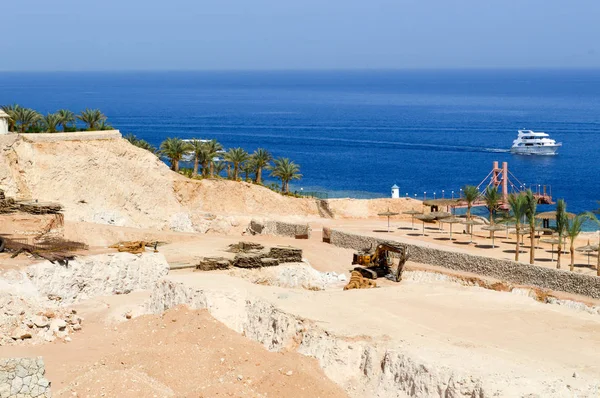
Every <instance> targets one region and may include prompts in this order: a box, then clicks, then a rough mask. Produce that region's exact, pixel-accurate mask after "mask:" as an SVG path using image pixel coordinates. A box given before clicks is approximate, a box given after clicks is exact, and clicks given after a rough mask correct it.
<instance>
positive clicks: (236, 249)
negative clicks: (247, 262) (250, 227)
mask: <svg viewBox="0 0 600 398" xmlns="http://www.w3.org/2000/svg"><path fill="white" fill-rule="evenodd" d="M264 248H265V247H264V246H263V245H261V244H260V243H255V242H244V241H241V242H238V243H234V244H231V245H229V249H227V251H230V252H232V253H246V252H249V251H253V250H263V249H264Z"/></svg>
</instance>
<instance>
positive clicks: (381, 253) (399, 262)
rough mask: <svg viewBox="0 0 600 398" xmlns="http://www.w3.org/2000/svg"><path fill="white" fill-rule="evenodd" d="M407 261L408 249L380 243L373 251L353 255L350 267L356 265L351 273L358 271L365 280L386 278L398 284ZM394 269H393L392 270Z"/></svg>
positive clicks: (403, 246)
mask: <svg viewBox="0 0 600 398" xmlns="http://www.w3.org/2000/svg"><path fill="white" fill-rule="evenodd" d="M407 260H408V247H407V246H405V245H402V244H400V243H394V242H385V243H380V244H378V245H377V247H375V249H373V246H371V247H370V248H369V249H365V250H361V251H358V252H356V253H354V257H353V258H352V265H357V267H354V269H353V270H351V271H358V272H360V273H361V275H362V276H363V277H365V278H369V279H377V277H386V278H388V279H390V280H393V281H396V282H400V281H401V280H402V271H404V265H405V264H406V261H407ZM394 268H395V269H394Z"/></svg>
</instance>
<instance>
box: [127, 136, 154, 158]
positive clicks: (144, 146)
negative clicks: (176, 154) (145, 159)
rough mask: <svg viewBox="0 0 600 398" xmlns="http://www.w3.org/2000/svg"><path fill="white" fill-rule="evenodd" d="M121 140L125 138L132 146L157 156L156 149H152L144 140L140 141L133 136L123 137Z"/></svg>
mask: <svg viewBox="0 0 600 398" xmlns="http://www.w3.org/2000/svg"><path fill="white" fill-rule="evenodd" d="M123 138H125V139H126V140H127V141H129V143H130V144H133V145H135V146H137V147H139V148H142V149H145V150H147V151H150V152H152V153H153V154H155V155H156V154H157V151H156V148H155V147H153V146H152V145H151V144H150V143H149V142H148V141H146V140H142V139H138V138H137V137H136V136H135V135H133V134H127V135H125V136H124V137H123Z"/></svg>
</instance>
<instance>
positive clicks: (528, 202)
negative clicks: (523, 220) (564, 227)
mask: <svg viewBox="0 0 600 398" xmlns="http://www.w3.org/2000/svg"><path fill="white" fill-rule="evenodd" d="M536 209H537V199H536V197H535V196H534V195H533V192H532V191H531V189H528V190H527V192H526V194H525V217H527V222H529V243H530V246H529V264H534V263H535V211H536Z"/></svg>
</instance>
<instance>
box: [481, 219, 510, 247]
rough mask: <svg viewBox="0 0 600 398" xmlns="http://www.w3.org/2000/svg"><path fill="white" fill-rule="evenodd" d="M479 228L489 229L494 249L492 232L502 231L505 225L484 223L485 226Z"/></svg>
mask: <svg viewBox="0 0 600 398" xmlns="http://www.w3.org/2000/svg"><path fill="white" fill-rule="evenodd" d="M481 229H484V230H486V231H490V235H491V236H492V248H493V249H495V248H496V245H495V244H494V232H496V231H503V230H504V229H505V227H503V226H502V225H498V224H494V225H485V226H483V227H481Z"/></svg>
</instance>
